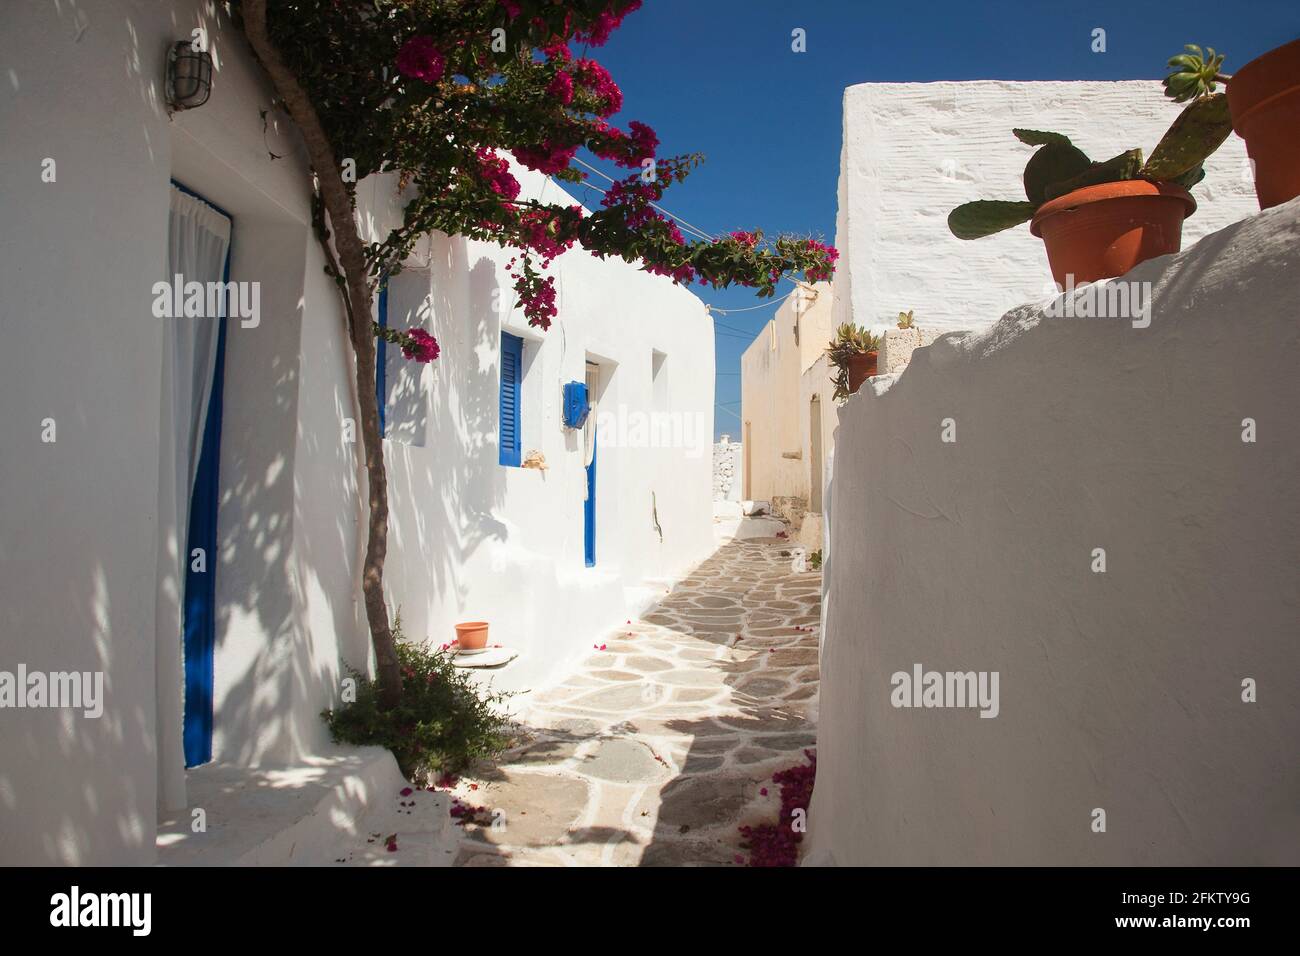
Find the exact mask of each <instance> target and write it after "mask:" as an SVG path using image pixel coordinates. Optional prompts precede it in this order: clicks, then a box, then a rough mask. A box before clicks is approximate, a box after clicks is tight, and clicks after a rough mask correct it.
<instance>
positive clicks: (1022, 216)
mask: <svg viewBox="0 0 1300 956" xmlns="http://www.w3.org/2000/svg"><path fill="white" fill-rule="evenodd" d="M1037 208H1038V203H1033V202H1001V201H997V200H990V199H980V200H977V201H975V202H968V203H963V204H962V205H960V206H958V207H957V208H956V209H954V210H953V211H952V212H950V213H948V229H949V230H951V232H952V234H953V235H954V236H956V237H957V238H958V239H980V238H983V237H984V236H991V235H993V234H994V233H995V232H1001V231H1002V230H1003V229H1010V228H1011V227H1012V226H1018V225H1020V224H1021V223H1022V222H1028V221H1029V220H1030V219H1032V218H1033V215H1034V211H1035V210H1036V209H1037Z"/></svg>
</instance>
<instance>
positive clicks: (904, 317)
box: [898, 309, 916, 329]
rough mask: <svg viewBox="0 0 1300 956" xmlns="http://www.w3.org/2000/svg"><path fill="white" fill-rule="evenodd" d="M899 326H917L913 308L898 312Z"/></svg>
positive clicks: (910, 327)
mask: <svg viewBox="0 0 1300 956" xmlns="http://www.w3.org/2000/svg"><path fill="white" fill-rule="evenodd" d="M898 327H899V328H900V329H914V328H916V319H914V318H912V310H911V309H908V310H907V311H906V312H900V313H898Z"/></svg>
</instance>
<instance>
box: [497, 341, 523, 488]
mask: <svg viewBox="0 0 1300 956" xmlns="http://www.w3.org/2000/svg"><path fill="white" fill-rule="evenodd" d="M523 365H524V340H523V339H521V338H520V337H519V336H517V335H511V334H510V333H509V332H502V333H501V428H500V433H499V435H500V437H499V442H500V452H501V464H503V465H510V466H512V467H515V468H518V467H519V382H520V379H521V378H522V377H523Z"/></svg>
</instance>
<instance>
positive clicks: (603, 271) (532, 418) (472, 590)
mask: <svg viewBox="0 0 1300 956" xmlns="http://www.w3.org/2000/svg"><path fill="white" fill-rule="evenodd" d="M514 173H515V175H516V177H517V178H519V180H520V182H521V183H522V184H523V186H524V193H523V195H527V196H538V197H540V198H544V199H546V200H547V201H554V202H564V203H566V204H567V203H569V202H571V200H570V199H569V198H568V197H567V196H566V195H565V194H564V193H563V192H562V191H561V190H560V189H559V187H558V186H556V185H555V184H554V183H552V182H551V181H550V180H548V179H546V178H545V177H543V176H541V175H540V174H537V173H532V172H529V171H527V170H524V169H521V168H518V167H516V168H515V169H514ZM385 188H386V184H384V183H383V182H380V181H376V183H375V184H374V189H375V190H376V195H375V197H374V200H373V205H374V206H375V207H378V206H379V205H380V204H381V203H382V202H383V201H384V198H385V195H386V194H382V190H384V189H385ZM513 256H514V253H512V252H509V251H507V250H503V249H501V248H499V247H497V246H494V245H490V244H486V243H478V242H466V241H464V240H460V239H447V238H446V237H439V238H436V239H434V240H432V241H431V242H430V243H429V245H428V247H427V250H425V251H423V252H421V253H420V254H419V255H417V256H416V262H415V263H414V267H413V268H411V269H410V270H408V271H407V272H404V273H402V274H401V275H399V277H398V279H397V280H396V283H395V289H396V290H397V291H396V292H390V302H389V318H390V322H392V323H393V324H394V325H402V324H403V323H402V322H401V321H400V320H399V319H398V317H397V311H398V309H397V305H398V304H399V303H398V301H396V300H402V299H403V296H405V301H407V302H410V301H413V300H418V299H420V298H421V297H423V296H425V295H429V296H431V300H430V301H431V303H432V309H431V310H429V311H428V312H427V313H423V314H422V315H421V316H419V318H422V320H423V322H424V324H425V326H426V327H427V328H430V329H431V330H432V331H433V332H434V333H435V334H436V335H437V337H438V341H439V343H440V345H441V346H442V355H441V357H440V358H439V359H438V360H437V361H436V362H434V363H432V364H431V365H429V366H428V367H427V368H426V369H424V370H423V371H420V370H418V369H415V368H412V367H411V366H409V365H408V364H406V363H404V361H403V360H402V359H401V358H400V357H397V356H396V355H394V354H392V353H395V352H396V350H393V349H390V362H389V370H390V378H392V377H393V376H394V375H396V376H398V377H399V380H400V379H402V378H403V377H408V378H409V376H411V375H418V376H419V380H418V382H411V383H409V386H410V387H409V388H408V389H407V390H408V391H413V392H414V393H416V397H415V398H414V399H413V400H412V401H410V402H405V403H402V407H403V411H402V413H401V414H400V416H398V418H397V420H394V421H392V422H390V426H389V435H390V436H394V435H395V434H397V435H401V434H402V433H403V432H404V431H409V429H406V428H405V427H404V426H403V427H399V424H400V423H401V422H405V423H407V424H409V423H412V422H414V423H415V427H414V433H415V434H414V435H413V436H412V435H406V436H405V439H404V438H403V437H391V438H390V440H389V441H388V442H386V444H385V448H386V453H387V454H388V462H389V468H390V489H391V493H392V498H393V502H394V508H393V523H392V535H391V542H392V550H391V552H390V559H389V571H388V578H389V583H390V587H391V593H392V596H393V601H394V602H395V603H397V604H400V605H401V608H402V617H403V624H404V626H405V629H406V632H407V634H408V636H415V637H425V636H427V637H428V638H429V639H431V640H433V641H435V642H437V643H445V642H447V641H449V640H451V639H452V638H454V637H455V632H454V630H453V625H454V624H455V623H456V622H457V621H465V620H481V619H482V620H488V621H489V622H490V623H491V625H492V633H491V637H490V640H491V641H492V642H493V643H498V642H499V643H504V644H507V645H509V646H511V647H514V648H516V649H518V650H520V651H521V655H522V656H521V657H520V658H519V660H518V661H516V662H515V663H513V664H511V665H510V666H509V667H508V668H506V669H505V670H504V671H502V672H500V673H499V675H498V676H497V677H496V684H497V686H500V687H506V688H510V689H518V688H525V687H530V686H535V685H536V684H537V683H538V682H540V681H545V680H546V679H548V678H549V677H550V676H552V675H555V674H558V673H561V672H563V670H564V669H565V667H566V666H567V664H568V663H569V662H571V661H572V660H573V659H574V658H576V657H578V656H580V655H581V654H582V653H583V652H585V651H590V649H591V644H592V639H593V638H595V637H598V636H599V635H601V634H602V633H603V631H604V630H605V629H607V628H609V627H612V626H615V625H618V624H622V623H623V621H624V620H626V619H627V618H628V617H629V616H634V615H635V614H636V613H637V612H638V611H639V610H640V609H641V608H642V607H644V606H645V605H646V604H647V603H648V602H649V601H651V600H652V599H654V598H657V597H660V596H662V594H663V593H664V588H665V584H664V582H665V581H667V580H669V579H671V578H673V577H675V576H676V575H678V574H679V573H680V572H682V571H683V570H685V569H686V568H687V567H688V566H690V565H691V564H694V563H695V562H697V561H699V560H701V559H703V558H704V557H705V556H707V554H708V553H709V551H710V550H711V549H712V535H711V525H712V506H711V503H710V501H711V481H712V471H711V469H712V457H711V450H712V446H713V441H712V439H713V416H712V406H713V348H712V344H711V343H712V326H711V323H710V322H709V319H708V316H707V314H706V313H705V311H704V307H703V304H702V303H701V302H700V301H699V299H697V298H696V297H695V296H694V295H693V294H692V293H691V292H689V291H687V290H685V289H683V288H681V287H678V286H674V285H673V284H672V283H671V282H670V281H668V280H666V279H661V278H658V277H654V276H651V275H649V274H647V273H645V272H643V271H641V270H640V268H639V267H637V266H633V265H630V264H628V263H624V262H622V261H619V260H609V261H605V262H601V261H600V260H597V259H595V258H594V257H592V256H589V255H586V254H584V253H582V252H581V251H570V252H568V253H566V254H565V255H563V256H561V257H559V258H558V259H556V260H555V262H554V263H553V265H552V267H551V270H552V271H553V272H554V274H555V275H556V288H557V302H558V305H559V317H558V319H557V320H556V322H555V324H554V325H553V326H552V328H551V329H550V330H549V331H546V332H541V331H539V330H536V329H530V328H529V327H528V325H527V323H526V321H525V319H524V318H523V314H522V312H521V311H519V310H518V309H512V308H511V306H512V305H513V302H514V293H513V290H512V289H511V285H510V283H511V280H510V278H509V275H508V271H509V270H508V269H507V267H506V263H507V262H508V261H509V260H510V259H511V258H513ZM403 289H405V291H403ZM498 301H499V302H500V303H501V307H500V308H495V307H494V303H496V302H498ZM502 328H504V329H505V330H506V331H508V332H511V333H512V334H515V335H519V336H522V337H523V338H524V340H525V346H524V348H525V355H524V366H525V374H524V381H523V385H522V387H521V396H522V399H521V402H522V406H523V408H522V411H521V435H522V443H521V450H522V452H523V453H524V454H527V452H528V451H530V450H533V449H537V450H540V451H542V453H543V454H544V455H545V458H546V463H547V465H548V468H547V470H546V471H545V472H542V471H538V470H533V469H521V468H506V467H502V466H501V465H499V464H498V448H497V443H496V432H497V427H498V382H499V368H498V356H499V344H500V329H502ZM655 351H658V352H660V353H661V354H662V355H663V356H664V366H663V369H662V374H663V375H665V376H666V377H667V382H666V388H665V389H661V391H660V392H659V397H658V398H657V397H656V392H655V389H654V387H653V383H652V354H653V353H654V352H655ZM588 359H590V360H592V361H598V362H600V363H601V367H602V379H601V385H602V391H601V393H600V394H599V396H598V397H597V400H598V408H599V411H600V420H601V421H602V423H604V424H606V425H607V426H609V427H607V428H605V429H603V430H602V431H601V432H600V434H599V435H598V451H597V468H596V475H597V477H596V486H597V491H596V501H597V510H596V529H597V536H596V566H595V567H594V568H587V567H585V565H584V557H583V554H584V553H583V494H584V488H585V481H586V478H585V471H584V469H583V461H582V459H583V453H582V442H581V436H580V433H578V432H576V431H573V430H566V429H564V428H563V427H562V423H561V418H560V413H561V397H562V388H563V385H564V383H565V382H570V381H579V382H580V381H583V378H584V368H585V362H586V361H587V360H588ZM390 387H391V386H390ZM400 387H401V386H399V388H400ZM392 405H393V401H392V400H391V399H390V418H393V417H394V415H393V412H392ZM651 413H660V414H664V415H666V416H667V418H666V419H665V421H666V422H667V423H668V424H669V426H674V425H675V426H676V428H675V430H674V428H672V427H670V428H669V429H668V430H667V431H666V432H664V433H662V434H660V435H659V436H658V437H657V438H656V437H654V436H652V435H651V434H650V432H649V430H648V428H646V429H643V430H642V432H641V434H638V431H637V422H638V421H640V422H649V416H650V415H651ZM421 423H423V424H421ZM395 429H396V432H395ZM411 437H414V441H409V439H410V438H411ZM653 442H657V443H658V444H657V445H652V443H653ZM656 517H657V521H658V527H656ZM661 530H662V538H661V537H660V531H661Z"/></svg>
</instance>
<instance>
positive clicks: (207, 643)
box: [172, 180, 235, 767]
mask: <svg viewBox="0 0 1300 956" xmlns="http://www.w3.org/2000/svg"><path fill="white" fill-rule="evenodd" d="M172 184H173V185H174V186H175V187H176V188H177V189H179V190H180V191H181V192H183V193H186V194H187V195H190V196H193V197H194V198H195V199H197V200H199V201H200V202H202V203H205V204H206V205H208V206H211V207H212V208H213V209H214V210H216V211H217V212H218V213H220V214H221V215H223V216H225V217H226V218H227V219H229V220H230V245H229V246H227V248H226V262H225V265H224V267H223V270H222V281H223V282H229V281H230V257H231V252H232V251H233V249H234V239H235V234H234V217H232V216H231V215H230V213H228V212H226V211H225V210H224V209H222V208H221V207H220V206H217V205H216V204H214V203H210V202H208V200H206V199H204V198H203V197H202V196H200V195H199V194H198V193H196V192H195V191H194V190H192V189H189V188H188V187H186V186H184V185H182V184H181V183H178V182H176V181H175V180H172ZM228 311H229V310H228V309H223V314H222V316H221V318H220V319H219V320H218V326H217V355H216V359H215V362H214V370H213V374H212V393H211V395H210V396H209V398H208V414H207V418H206V419H205V420H204V423H203V439H202V442H201V443H200V446H199V466H198V470H197V473H196V475H195V478H194V491H193V493H192V494H191V495H190V520H189V527H188V528H187V529H186V538H185V596H184V605H183V607H182V615H183V617H182V634H181V641H182V650H183V653H184V658H183V659H184V683H185V702H184V715H183V718H182V720H183V723H182V740H183V743H184V748H185V766H186V767H197V766H199V765H200V764H205V763H208V762H209V761H210V760H211V759H212V725H213V703H212V697H213V692H212V688H213V683H214V664H213V659H214V657H215V652H216V644H217V613H216V611H217V513H218V510H219V500H220V492H221V419H222V413H223V406H224V396H225V378H226V371H225V369H226V325H227V319H226V316H227V314H228ZM195 548H202V549H203V553H204V555H205V567H206V570H205V571H202V572H198V571H195V570H193V559H192V558H191V555H192V554H193V553H194V549H195Z"/></svg>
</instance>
